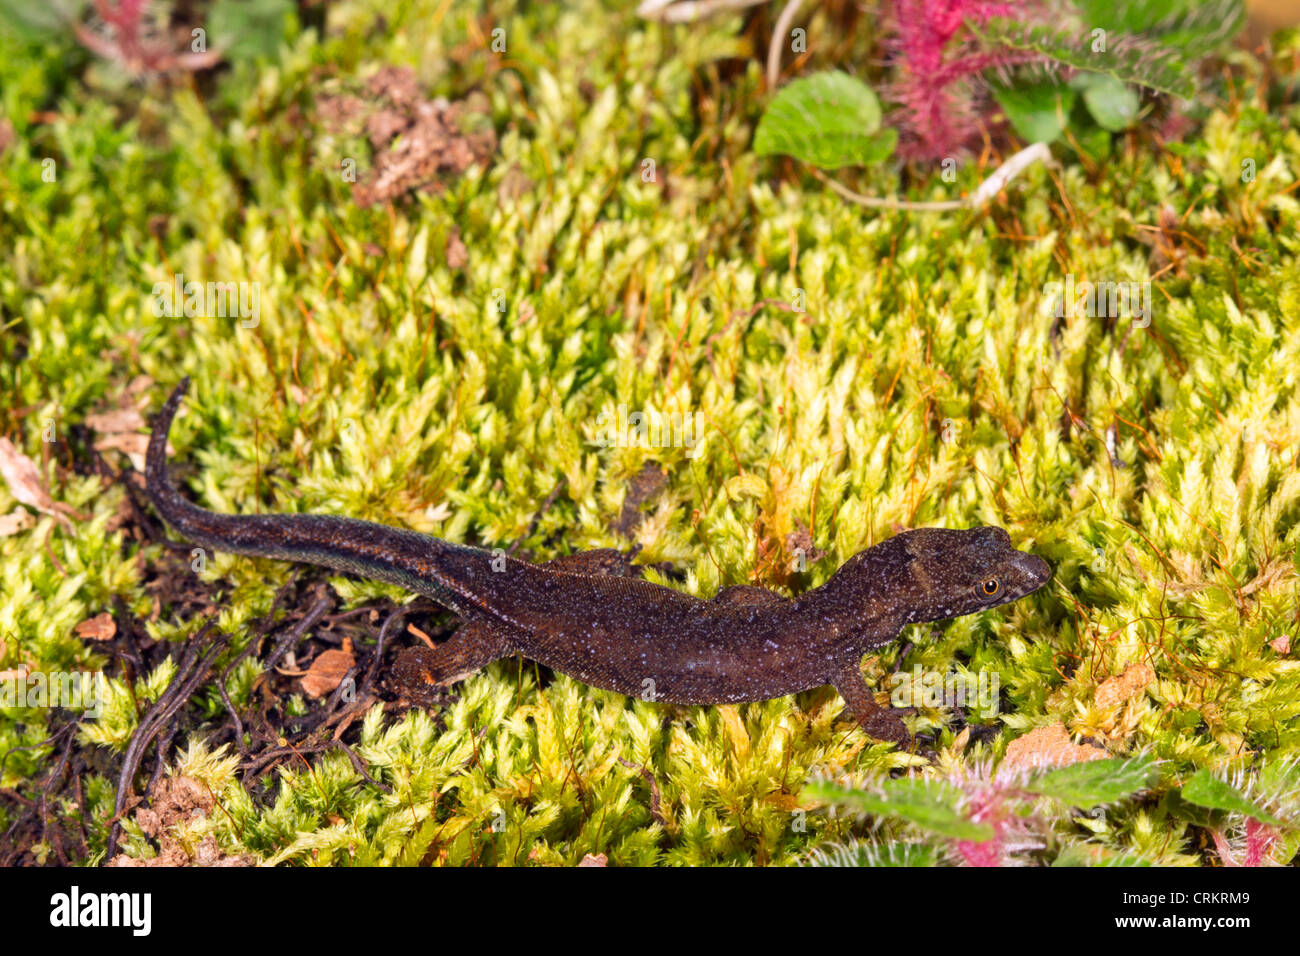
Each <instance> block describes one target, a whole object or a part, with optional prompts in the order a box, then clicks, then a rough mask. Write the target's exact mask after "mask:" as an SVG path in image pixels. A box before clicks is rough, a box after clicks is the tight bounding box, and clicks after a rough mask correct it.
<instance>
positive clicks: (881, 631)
mask: <svg viewBox="0 0 1300 956" xmlns="http://www.w3.org/2000/svg"><path fill="white" fill-rule="evenodd" d="M188 385H189V380H188V379H186V380H185V381H183V382H182V383H181V384H180V386H179V387H177V389H176V390H175V391H174V392H173V393H172V395H171V398H170V399H168V401H167V404H166V405H165V406H164V408H163V410H162V413H161V415H160V416H159V418H158V421H157V422H156V424H155V426H154V429H153V434H152V435H151V436H150V440H149V454H148V466H147V479H148V481H147V487H148V492H149V496H150V498H152V500H153V502H154V505H155V507H156V508H157V509H158V511H159V513H160V514H161V515H162V516H163V518H164V519H166V521H167V522H168V524H170V525H171V526H172V527H173V528H175V529H176V530H177V531H178V532H180V533H181V534H182V535H183V536H185V537H186V538H188V539H189V540H191V541H193V542H195V543H196V544H199V545H201V546H203V547H206V548H211V549H213V550H219V551H232V552H235V553H237V554H246V555H254V556H258V557H267V558H277V559H280V560H285V561H302V562H307V563H310V564H318V565H324V566H325V567H330V568H335V569H337V570H340V571H350V572H353V573H356V574H358V575H361V576H363V577H368V578H374V579H378V580H383V581H391V582H393V583H395V584H399V585H401V586H402V587H404V588H408V589H410V590H412V591H416V592H419V593H421V594H426V595H428V596H429V597H431V598H433V599H434V600H436V601H437V602H438V603H440V604H442V605H444V606H445V607H447V608H449V609H450V610H452V611H453V612H455V613H456V614H457V615H458V616H459V617H460V618H462V620H463V621H464V626H462V627H461V628H460V630H459V631H457V632H456V634H455V635H454V636H453V637H452V638H451V639H450V640H448V641H446V642H445V643H443V644H441V645H439V646H438V647H437V648H434V649H429V648H424V647H417V648H412V649H410V650H407V651H406V652H404V654H403V656H402V657H401V658H400V659H399V662H398V665H397V674H396V676H397V678H398V680H399V682H400V683H401V684H402V685H403V686H405V687H407V688H409V689H410V690H411V692H412V694H413V696H416V697H417V699H418V698H420V697H421V696H427V692H428V691H430V690H431V689H432V688H434V687H440V686H445V685H447V684H449V683H452V682H453V681H456V680H459V679H460V678H462V677H464V676H466V675H467V674H470V673H472V672H474V671H476V670H478V669H479V668H480V667H483V666H484V665H486V664H488V663H490V662H491V661H494V660H496V659H498V658H500V657H505V656H507V655H511V654H522V655H523V656H524V657H527V658H529V659H531V660H535V661H538V662H540V663H542V664H545V665H546V666H548V667H551V668H553V669H555V670H557V671H560V672H562V673H565V674H568V675H569V676H570V677H574V678H577V679H578V680H580V681H583V682H584V683H587V684H591V685H593V686H595V687H603V688H606V689H608V690H613V691H618V692H619V693H622V694H628V695H631V696H635V697H640V698H642V699H645V700H659V701H667V702H671V703H677V704H727V703H737V702H740V701H751V700H765V699H767V698H770V697H781V696H784V695H786V694H792V693H795V692H797V691H802V690H807V689H808V688H811V687H819V686H822V685H825V684H833V685H834V686H835V688H836V689H837V690H838V691H839V692H840V694H841V696H843V697H844V699H845V701H846V703H847V704H848V705H849V708H850V710H851V711H852V712H853V714H854V716H855V717H856V718H857V719H858V721H859V722H860V723H861V724H862V725H863V727H864V728H865V729H866V730H867V731H868V733H871V734H872V735H874V736H876V737H880V738H883V739H887V740H894V741H898V742H902V741H904V740H906V739H907V732H906V729H905V728H904V727H903V723H902V721H901V720H899V718H898V716H897V715H896V714H894V713H893V712H892V711H891V710H890V709H889V708H886V707H880V706H879V705H877V704H876V702H875V700H874V699H873V697H872V694H871V691H870V690H869V689H868V687H867V686H866V683H865V682H864V680H863V678H862V672H861V669H860V664H861V660H862V656H863V654H864V653H866V652H867V651H868V650H871V649H872V648H876V647H880V646H882V645H884V644H888V643H889V642H890V641H892V640H894V639H895V638H896V637H897V636H898V633H899V631H900V629H901V628H902V627H903V626H904V625H906V624H913V623H918V622H921V621H936V620H941V619H944V618H949V617H957V616H960V615H963V614H971V613H973V612H975V611H980V610H984V609H985V608H990V607H996V606H997V605H1000V604H1006V603H1007V602H1009V601H1014V600H1016V599H1018V598H1021V597H1023V596H1024V595H1026V594H1029V593H1030V592H1032V591H1035V590H1037V589H1038V588H1040V587H1042V586H1043V584H1045V583H1046V582H1047V581H1048V579H1049V578H1050V577H1051V570H1050V568H1049V567H1048V565H1047V563H1046V562H1045V561H1043V560H1042V559H1041V558H1038V557H1035V556H1033V555H1030V554H1026V553H1023V552H1020V551H1016V550H1014V549H1013V548H1012V547H1011V539H1010V537H1009V536H1008V535H1007V533H1006V532H1005V531H1003V530H1002V529H1001V528H992V527H984V528H972V529H970V530H966V531H951V530H946V529H941V528H920V529H917V530H914V531H905V532H903V533H902V534H899V535H896V536H895V537H893V538H890V539H889V540H888V541H885V542H883V543H882V544H878V545H876V546H875V547H873V548H869V549H868V550H866V551H863V552H861V553H859V554H857V555H855V556H854V557H852V558H850V559H849V560H848V561H846V562H845V563H844V565H843V566H842V567H841V568H840V569H839V570H838V571H836V572H835V574H834V575H832V576H831V578H830V580H828V581H827V582H826V583H825V584H824V585H822V586H821V587H819V588H816V589H814V590H812V591H808V592H806V593H804V594H802V595H800V596H799V597H796V598H786V597H782V596H781V595H779V594H776V593H775V592H772V591H768V590H766V589H764V588H758V587H748V586H739V587H731V588H725V589H723V590H722V591H719V592H718V594H717V595H716V596H715V597H714V598H713V599H712V600H707V601H706V600H702V599H700V598H697V597H692V596H690V595H688V594H683V593H682V592H681V591H677V590H674V589H672V588H668V587H663V586H661V585H657V584H651V583H649V582H647V581H643V580H639V579H636V578H630V577H623V576H619V568H620V564H619V562H618V560H617V555H616V553H614V552H611V551H607V550H601V551H587V552H580V553H578V554H573V555H568V556H567V557H564V558H560V559H557V560H556V561H552V562H550V563H548V564H541V565H538V564H530V563H528V562H526V561H519V560H516V559H514V558H508V557H504V556H500V555H496V556H494V555H493V553H492V552H490V551H486V550H483V549H481V548H473V547H468V546H466V545H459V544H452V543H450V542H447V541H442V540H440V539H438V538H433V537H429V536H428V535H422V534H417V533H416V532H413V531H406V530H402V529H399V528H390V527H386V526H384V525H379V524H372V523H370V522H367V521H357V520H354V519H351V518H337V517H332V516H328V515H283V514H272V515H250V516H239V515H224V514H218V513H216V512H212V511H207V510H204V509H202V508H198V507H196V506H195V505H193V504H191V503H190V502H189V501H187V500H185V499H184V498H183V497H182V496H181V495H180V494H179V493H178V492H177V491H176V489H175V488H174V487H173V486H172V484H171V482H170V480H169V479H168V477H167V461H166V446H167V434H168V431H169V430H170V427H171V422H172V418H173V416H174V415H175V413H176V409H177V407H178V406H179V404H180V401H181V397H182V396H183V395H184V393H185V390H186V389H187V387H188ZM990 590H991V591H992V593H988V592H989V591H990Z"/></svg>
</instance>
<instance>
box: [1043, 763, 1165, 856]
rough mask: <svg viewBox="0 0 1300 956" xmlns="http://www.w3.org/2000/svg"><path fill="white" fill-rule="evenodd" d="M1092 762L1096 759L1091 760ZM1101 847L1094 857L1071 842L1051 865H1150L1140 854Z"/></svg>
mask: <svg viewBox="0 0 1300 956" xmlns="http://www.w3.org/2000/svg"><path fill="white" fill-rule="evenodd" d="M1093 762H1094V763H1095V762H1096V761H1093ZM1099 849H1101V854H1100V856H1096V857H1094V856H1093V855H1092V854H1091V853H1089V852H1088V848H1087V847H1086V846H1081V845H1079V844H1071V845H1070V846H1067V847H1066V848H1065V849H1063V850H1062V851H1061V852H1060V853H1059V854H1057V857H1056V859H1055V860H1053V861H1052V866H1062V867H1064V866H1106V867H1109V866H1150V865H1151V861H1150V860H1144V859H1143V858H1142V857H1140V856H1134V855H1133V854H1131V853H1113V852H1111V851H1109V850H1106V849H1104V848H1099Z"/></svg>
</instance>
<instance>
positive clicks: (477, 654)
mask: <svg viewBox="0 0 1300 956" xmlns="http://www.w3.org/2000/svg"><path fill="white" fill-rule="evenodd" d="M515 650H516V647H515V642H514V641H512V640H510V637H509V634H508V632H507V631H506V630H505V629H504V628H503V627H501V626H499V625H497V624H494V623H493V622H490V621H482V620H480V621H468V622H466V623H464V624H462V625H461V627H460V629H459V630H457V631H456V633H455V634H453V635H452V636H451V637H450V638H448V639H447V640H446V641H444V642H443V643H441V644H439V645H438V646H437V647H424V646H423V645H420V646H416V647H408V648H406V650H404V651H402V653H401V654H399V655H398V657H397V661H396V663H395V664H394V665H393V682H394V684H395V685H396V686H397V688H398V689H399V690H401V691H402V692H403V693H404V694H406V695H407V696H409V697H410V698H411V699H412V700H414V701H415V702H417V703H419V704H423V705H425V706H428V705H429V704H430V703H432V702H433V699H434V697H435V692H436V691H438V690H441V689H442V688H444V687H447V686H449V685H451V684H454V683H456V681H458V680H463V679H464V678H466V677H468V676H469V675H470V674H473V673H474V672H475V671H477V670H479V669H480V668H483V667H486V666H487V665H488V664H491V663H492V662H493V661H495V660H499V659H500V658H502V657H508V656H510V655H511V654H513V653H515Z"/></svg>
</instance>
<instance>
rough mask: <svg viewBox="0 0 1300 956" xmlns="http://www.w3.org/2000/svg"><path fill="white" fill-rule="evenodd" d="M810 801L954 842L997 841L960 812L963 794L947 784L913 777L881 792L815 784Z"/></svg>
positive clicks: (988, 829) (885, 785)
mask: <svg viewBox="0 0 1300 956" xmlns="http://www.w3.org/2000/svg"><path fill="white" fill-rule="evenodd" d="M804 795H805V797H807V798H813V799H817V800H822V801H825V802H827V803H837V804H840V805H842V806H847V807H849V808H851V809H853V810H857V811H858V812H860V813H874V814H876V815H877V816H889V817H897V818H899V819H900V820H906V821H907V822H909V823H914V824H916V825H917V826H919V827H921V828H922V829H923V830H929V831H931V832H933V833H938V834H940V835H942V836H946V837H948V838H950V839H953V840H974V841H976V842H983V841H985V840H991V839H992V838H993V827H991V826H990V825H989V824H987V823H975V822H973V821H971V820H969V819H967V818H966V816H965V815H964V814H962V812H961V811H960V810H958V809H957V800H958V799H959V798H960V796H961V795H960V793H959V792H958V791H956V790H955V789H953V788H952V787H950V786H948V785H947V784H943V783H938V782H935V781H930V780H921V779H917V778H913V777H903V778H900V779H898V780H886V781H884V782H883V783H882V784H881V786H880V792H879V793H874V792H872V791H869V790H860V789H856V788H852V787H844V786H840V785H838V784H831V783H815V784H811V785H809V786H808V787H807V788H806V789H805V790H804Z"/></svg>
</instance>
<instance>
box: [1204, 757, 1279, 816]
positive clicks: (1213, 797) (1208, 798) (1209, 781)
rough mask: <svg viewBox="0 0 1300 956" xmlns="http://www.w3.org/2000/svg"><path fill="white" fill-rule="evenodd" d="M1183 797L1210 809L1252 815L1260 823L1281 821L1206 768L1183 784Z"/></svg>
mask: <svg viewBox="0 0 1300 956" xmlns="http://www.w3.org/2000/svg"><path fill="white" fill-rule="evenodd" d="M1182 793H1183V799H1184V800H1186V801H1187V802H1188V803H1194V804H1196V805H1197V806H1198V807H1208V808H1209V809H1211V810H1227V811H1228V812H1230V813H1242V814H1245V815H1246V816H1248V817H1254V818H1255V819H1256V820H1258V821H1259V822H1260V823H1267V824H1268V825H1269V826H1274V827H1280V826H1283V825H1284V824H1283V822H1282V821H1281V820H1279V819H1278V818H1277V817H1275V816H1273V814H1271V813H1269V812H1268V811H1267V810H1265V809H1263V808H1262V807H1260V806H1257V805H1256V804H1255V803H1253V802H1251V801H1250V800H1248V799H1247V798H1246V796H1245V795H1244V794H1242V793H1241V791H1239V790H1238V789H1237V788H1236V787H1234V786H1232V785H1231V784H1227V783H1224V782H1223V781H1222V780H1220V779H1219V778H1218V777H1216V776H1214V774H1212V773H1210V771H1208V770H1201V771H1198V772H1197V773H1196V775H1195V776H1193V777H1192V778H1191V779H1190V780H1188V781H1187V782H1186V783H1184V784H1183V790H1182Z"/></svg>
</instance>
